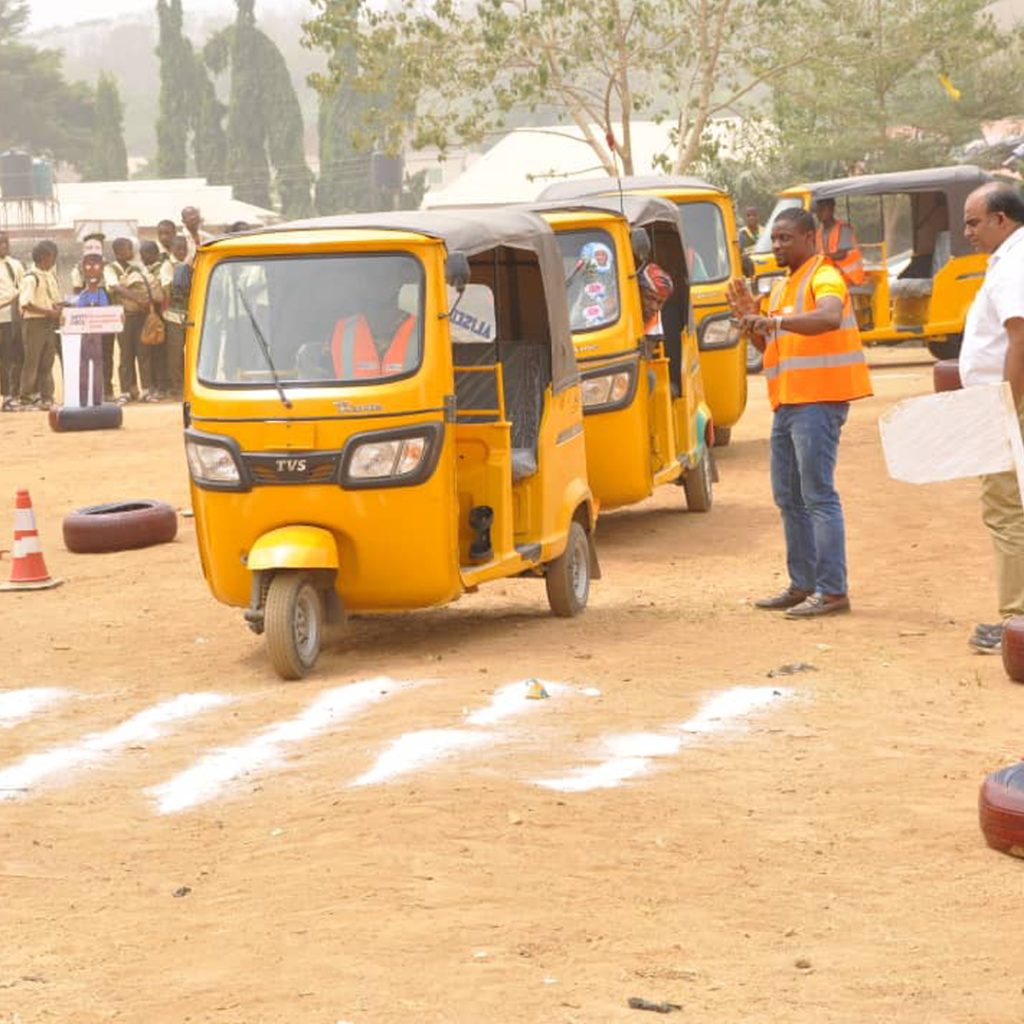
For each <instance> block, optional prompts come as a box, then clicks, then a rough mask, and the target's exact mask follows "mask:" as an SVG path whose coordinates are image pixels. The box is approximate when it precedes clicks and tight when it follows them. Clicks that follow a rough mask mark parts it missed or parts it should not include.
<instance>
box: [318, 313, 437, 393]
mask: <svg viewBox="0 0 1024 1024" xmlns="http://www.w3.org/2000/svg"><path fill="white" fill-rule="evenodd" d="M331 357H332V361H333V363H334V372H335V373H336V374H338V378H339V379H340V380H359V379H361V378H370V377H389V376H391V375H392V374H396V373H401V372H402V370H404V369H406V368H408V367H411V366H415V365H416V363H417V362H418V361H419V338H418V336H417V334H416V318H415V317H412V316H408V317H406V318H405V320H403V321H402V323H401V324H400V325H399V327H398V330H397V331H395V334H394V337H393V338H392V339H391V342H390V344H389V345H388V347H387V349H386V351H385V352H384V354H383V355H381V354H380V353H379V352H378V351H377V346H376V344H375V343H374V340H373V334H372V333H371V331H370V325H369V324H368V323H367V321H366V317H364V316H349V317H345V318H344V319H342V320H339V321H338V322H337V323H336V324H335V325H334V335H333V337H332V338H331Z"/></svg>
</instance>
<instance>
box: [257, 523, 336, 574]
mask: <svg viewBox="0 0 1024 1024" xmlns="http://www.w3.org/2000/svg"><path fill="white" fill-rule="evenodd" d="M246 564H247V566H248V568H249V569H250V570H251V571H252V572H265V571H266V570H268V569H337V568H338V545H337V544H336V543H335V540H334V537H333V535H332V534H331V533H330V532H328V531H327V530H324V529H321V528H320V527H319V526H282V527H281V528H280V529H278V530H271V531H270V532H269V533H265V534H263V536H262V537H260V538H259V539H258V540H257V541H256V543H255V544H253V546H252V547H251V548H250V549H249V557H248V560H247V563H246Z"/></svg>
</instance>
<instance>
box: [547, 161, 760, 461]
mask: <svg viewBox="0 0 1024 1024" xmlns="http://www.w3.org/2000/svg"><path fill="white" fill-rule="evenodd" d="M619 181H621V191H623V192H626V193H633V194H637V195H647V196H658V197H660V198H662V199H665V200H667V201H668V202H670V203H673V204H674V205H675V206H677V207H678V208H679V217H680V220H681V221H682V230H683V238H684V239H685V240H686V256H687V264H688V268H689V276H690V293H691V298H692V302H693V313H694V322H695V325H696V330H697V348H698V351H699V352H700V365H701V372H702V374H703V378H704V390H705V394H706V396H707V403H708V406H709V407H710V409H711V415H712V416H713V417H714V420H715V444H717V445H726V444H728V443H729V439H730V437H731V436H732V428H733V427H734V426H735V425H736V423H738V422H739V420H740V417H741V416H742V415H743V410H744V409H745V408H746V406H747V347H746V343H745V342H744V343H741V342H740V338H739V336H738V334H737V332H736V331H735V330H734V329H733V327H732V325H731V324H730V317H731V313H730V311H729V303H728V300H727V298H726V288H727V286H728V284H729V281H730V280H731V279H733V278H737V277H742V276H743V261H742V256H741V253H740V246H739V234H738V230H737V227H736V214H735V212H734V211H733V206H732V200H731V199H730V198H729V194H728V192H726V191H724V190H723V189H720V188H718V187H717V186H716V185H712V184H711V183H710V182H707V181H702V180H701V179H700V178H688V177H677V176H658V175H647V176H633V175H629V176H627V177H624V178H622V179H619V180H616V179H612V178H607V177H605V178H585V179H581V180H578V181H564V182H559V183H558V184H556V185H549V186H548V187H547V188H546V189H545V190H544V191H543V192H542V193H541V194H540V196H539V199H540V200H541V201H549V200H559V201H560V200H564V199H573V198H585V197H587V196H592V195H605V196H607V195H612V194H615V193H616V192H617V190H618V189H619Z"/></svg>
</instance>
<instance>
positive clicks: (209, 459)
mask: <svg viewBox="0 0 1024 1024" xmlns="http://www.w3.org/2000/svg"><path fill="white" fill-rule="evenodd" d="M185 457H186V458H187V459H188V468H189V472H190V473H191V474H192V479H193V480H195V481H196V483H204V484H237V483H239V482H240V481H241V474H240V473H239V471H238V463H237V462H235V458H234V456H233V455H232V454H231V452H230V451H229V450H228V449H227V448H224V447H221V446H220V445H215V444H203V443H202V442H201V441H194V440H191V439H189V440H187V441H186V442H185Z"/></svg>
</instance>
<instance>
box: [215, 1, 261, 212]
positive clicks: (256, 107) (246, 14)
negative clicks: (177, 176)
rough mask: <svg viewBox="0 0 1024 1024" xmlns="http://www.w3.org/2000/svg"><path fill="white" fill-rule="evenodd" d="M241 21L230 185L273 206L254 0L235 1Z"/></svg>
mask: <svg viewBox="0 0 1024 1024" xmlns="http://www.w3.org/2000/svg"><path fill="white" fill-rule="evenodd" d="M236 2H237V4H238V17H237V18H236V19H235V24H234V28H233V30H232V33H231V40H230V50H229V52H230V60H231V92H230V94H229V96H230V98H229V100H228V154H227V172H226V176H227V179H228V182H229V183H230V184H231V185H233V186H234V189H235V195H236V196H237V197H238V198H239V199H242V200H244V201H245V202H247V203H254V204H255V205H256V206H270V205H271V203H270V161H269V160H268V159H267V124H266V119H265V116H264V114H265V107H264V103H263V83H262V81H261V76H260V71H261V68H260V63H261V61H260V49H261V47H260V46H259V41H258V37H257V31H256V16H255V14H254V13H253V3H254V0H236Z"/></svg>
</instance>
